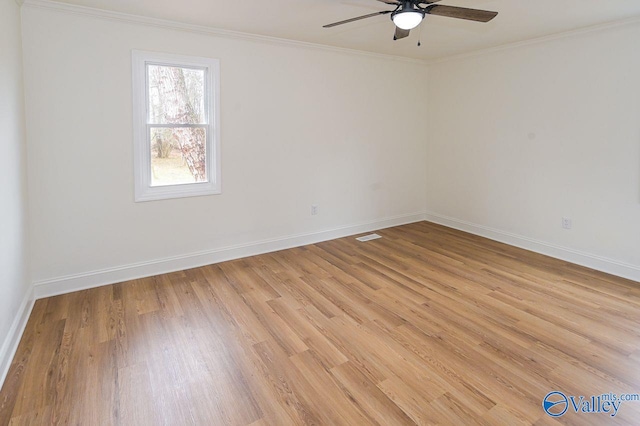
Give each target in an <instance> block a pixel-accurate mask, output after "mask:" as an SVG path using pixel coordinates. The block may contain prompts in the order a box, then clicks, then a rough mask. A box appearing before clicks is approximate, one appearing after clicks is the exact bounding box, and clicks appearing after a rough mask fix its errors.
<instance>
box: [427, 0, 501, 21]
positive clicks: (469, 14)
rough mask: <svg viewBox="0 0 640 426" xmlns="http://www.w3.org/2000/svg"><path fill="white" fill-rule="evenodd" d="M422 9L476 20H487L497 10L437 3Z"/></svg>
mask: <svg viewBox="0 0 640 426" xmlns="http://www.w3.org/2000/svg"><path fill="white" fill-rule="evenodd" d="M424 11H425V12H426V13H428V14H430V15H438V16H446V17H448V18H458V19H467V20H469V21H477V22H489V21H490V20H492V19H493V18H495V17H496V15H497V14H498V12H490V11H488V10H479V9H467V8H466V7H456V6H444V5H439V4H434V5H433V6H427V7H426V8H425V9H424Z"/></svg>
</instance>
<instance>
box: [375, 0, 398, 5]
mask: <svg viewBox="0 0 640 426" xmlns="http://www.w3.org/2000/svg"><path fill="white" fill-rule="evenodd" d="M378 1H379V2H381V3H385V4H390V5H393V6H398V5H401V4H402V3H400V2H399V1H393V0H378Z"/></svg>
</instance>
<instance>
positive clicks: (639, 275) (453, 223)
mask: <svg viewBox="0 0 640 426" xmlns="http://www.w3.org/2000/svg"><path fill="white" fill-rule="evenodd" d="M424 218H425V220H427V221H429V222H433V223H437V224H440V225H444V226H447V227H449V228H454V229H458V230H460V231H465V232H469V233H471V234H475V235H479V236H481V237H485V238H489V239H491V240H495V241H499V242H501V243H505V244H509V245H512V246H516V247H520V248H523V249H525V250H530V251H534V252H536V253H540V254H544V255H547V256H551V257H555V258H556V259H562V260H565V261H567V262H571V263H575V264H578V265H582V266H586V267H587V268H591V269H595V270H598V271H602V272H606V273H608V274H612V275H616V276H619V277H622V278H627V279H630V280H633V281H639V282H640V267H639V266H636V265H631V264H629V263H624V262H620V261H617V260H613V259H609V258H606V257H602V256H597V255H594V254H590V253H585V252H582V251H579V250H574V249H571V248H567V247H562V246H558V245H555V244H551V243H547V242H544V241H539V240H535V239H533V238H529V237H523V236H522V235H517V234H513V233H511V232H506V231H501V230H499V229H494V228H490V227H488V226H484V225H478V224H475V223H471V222H466V221H464V220H460V219H456V218H452V217H447V216H443V215H439V214H436V213H426V214H425V215H424Z"/></svg>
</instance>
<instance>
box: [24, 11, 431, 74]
mask: <svg viewBox="0 0 640 426" xmlns="http://www.w3.org/2000/svg"><path fill="white" fill-rule="evenodd" d="M16 1H23V3H24V7H31V8H36V9H46V10H52V11H56V12H62V13H68V14H73V15H80V16H87V17H91V18H98V19H104V20H109V21H119V22H125V23H130V24H138V25H145V26H149V27H156V28H164V29H169V30H175V31H184V32H190V33H194V34H201V35H208V36H212V37H221V38H228V39H235V40H244V41H251V42H257V43H268V44H276V45H281V46H290V47H298V48H304V49H314V50H323V51H328V52H337V53H343V54H347V55H358V56H366V57H370V58H377V59H383V60H387V61H394V62H406V63H412V64H418V65H427V64H428V61H426V60H423V59H415V58H407V57H403V56H395V55H386V54H383V53H374V52H367V51H363V50H356V49H348V48H344V47H336V46H329V45H324V44H318V43H310V42H305V41H297V40H290V39H285V38H278V37H271V36H265V35H259V34H251V33H244V32H240V31H232V30H224V29H220V28H214V27H208V26H204V25H195V24H186V23H183V22H177V21H170V20H166V19H158V18H150V17H146V16H140V15H132V14H128V13H122V12H112V11H108V10H103V9H96V8H93V7H86V6H78V5H73V4H68V3H60V2H56V1H50V0H16Z"/></svg>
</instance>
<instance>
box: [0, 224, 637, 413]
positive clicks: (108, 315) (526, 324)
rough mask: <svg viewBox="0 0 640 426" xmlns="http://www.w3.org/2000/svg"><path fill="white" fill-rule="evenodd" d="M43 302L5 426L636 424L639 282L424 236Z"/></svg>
mask: <svg viewBox="0 0 640 426" xmlns="http://www.w3.org/2000/svg"><path fill="white" fill-rule="evenodd" d="M379 234H380V235H382V236H383V237H384V238H383V239H380V240H375V241H370V242H367V243H360V242H357V241H355V240H354V238H352V237H350V238H343V239H339V240H334V241H330V242H325V243H321V244H315V245H311V246H306V247H302V248H297V249H292V250H286V251H281V252H277V253H272V254H267V255H261V256H256V257H252V258H247V259H243V260H238V261H233V262H226V263H222V264H217V265H212V266H207V267H202V268H197V269H192V270H188V271H183V272H177V273H172V274H166V275H161V276H157V277H153V278H146V279H140V280H134V281H130V282H126V283H122V284H116V285H111V286H106V287H101V288H96V289H92V290H86V291H81V292H77V293H72V294H67V295H63V296H58V297H52V298H49V299H44V300H39V301H37V303H36V305H35V307H34V310H33V313H32V315H31V318H30V320H29V323H28V326H27V329H26V331H25V334H24V336H23V339H22V342H21V343H20V347H19V349H18V352H17V355H16V357H15V360H14V363H13V365H12V367H11V370H10V372H9V375H8V377H7V380H6V382H5V384H4V387H3V388H2V391H1V392H0V425H4V424H7V423H12V424H13V423H15V424H53V423H58V424H79V425H98V424H104V425H111V424H115V425H117V424H127V425H146V424H148V425H162V424H166V425H183V424H200V425H217V424H232V425H245V424H255V425H266V424H269V425H286V424H345V425H364V424H376V423H377V424H381V425H394V424H413V423H418V424H431V423H441V424H456V425H462V424H509V425H515V424H531V423H537V424H558V423H565V424H594V425H609V424H640V401H638V402H625V403H623V404H622V405H621V407H620V410H619V412H618V415H617V416H616V417H615V418H611V417H609V416H608V415H606V414H576V413H574V412H572V410H569V412H567V414H565V415H564V416H563V417H560V418H558V419H557V420H554V419H552V418H551V417H549V416H547V415H546V414H545V413H544V411H543V410H542V399H543V397H544V396H545V395H546V394H547V393H548V392H550V391H552V390H559V391H563V392H565V393H566V394H569V395H576V396H579V395H584V396H591V395H594V394H602V393H608V392H615V393H635V392H640V329H639V327H638V325H639V321H640V285H639V284H638V283H635V282H631V281H627V280H624V279H620V278H615V277H612V276H609V275H606V274H602V273H599V272H595V271H592V270H589V269H585V268H582V267H578V266H575V265H571V264H568V263H565V262H561V261H558V260H554V259H550V258H548V257H544V256H541V255H537V254H533V253H530V252H527V251H524V250H520V249H516V248H513V247H509V246H506V245H503V244H499V243H496V242H492V241H489V240H486V239H483V238H480V237H476V236H472V235H469V234H465V233H462V232H459V231H454V230H451V229H448V228H444V227H441V226H437V225H433V224H429V223H427V222H422V223H416V224H412V225H406V226H401V227H396V228H391V229H386V230H382V231H379Z"/></svg>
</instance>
